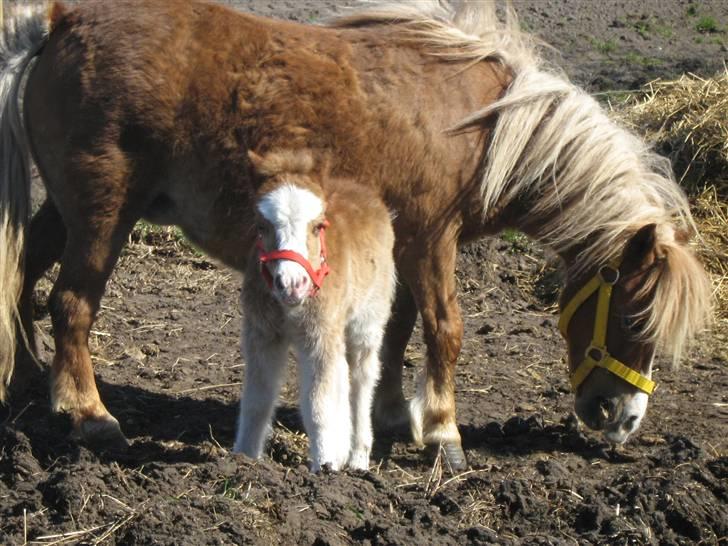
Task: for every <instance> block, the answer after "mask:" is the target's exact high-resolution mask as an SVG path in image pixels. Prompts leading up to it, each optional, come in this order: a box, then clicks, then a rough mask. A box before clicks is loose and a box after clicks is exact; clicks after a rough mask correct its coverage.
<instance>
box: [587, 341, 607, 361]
mask: <svg viewBox="0 0 728 546" xmlns="http://www.w3.org/2000/svg"><path fill="white" fill-rule="evenodd" d="M584 356H585V357H587V358H591V359H592V360H593V361H594V362H601V361H602V360H604V357H606V356H607V351H606V349H605V348H601V347H596V346H594V345H589V347H587V348H586V351H584Z"/></svg>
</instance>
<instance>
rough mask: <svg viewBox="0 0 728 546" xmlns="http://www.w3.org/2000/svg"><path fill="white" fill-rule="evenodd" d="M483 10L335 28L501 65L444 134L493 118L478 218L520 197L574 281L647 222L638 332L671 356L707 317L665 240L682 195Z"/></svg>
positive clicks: (691, 279) (409, 11) (668, 174)
mask: <svg viewBox="0 0 728 546" xmlns="http://www.w3.org/2000/svg"><path fill="white" fill-rule="evenodd" d="M504 12H505V21H500V20H499V18H498V17H497V10H496V5H495V3H494V2H486V1H480V2H460V3H458V4H457V5H455V4H454V3H451V2H448V1H446V0H440V1H438V0H428V1H418V2H413V3H402V4H399V3H373V4H372V5H371V6H370V7H369V8H367V9H365V10H363V11H361V12H358V13H355V14H351V15H348V16H345V17H343V18H340V19H338V20H337V21H334V22H333V23H332V24H334V25H336V26H346V27H359V26H367V25H390V27H389V29H388V30H389V31H390V33H391V35H392V36H393V39H395V40H400V41H402V42H404V43H409V44H412V45H417V46H418V47H421V48H422V49H423V50H424V51H426V52H427V53H428V54H431V55H436V56H439V57H442V58H443V59H446V60H449V61H460V62H464V63H466V64H475V63H479V62H482V61H484V60H491V61H496V62H499V63H501V64H502V65H503V66H505V67H506V68H507V69H508V70H509V71H510V73H511V75H512V78H513V79H512V81H511V83H510V85H509V86H508V89H507V90H506V91H505V93H504V95H503V96H502V98H500V99H499V100H498V101H496V102H494V103H492V104H489V105H487V106H485V107H483V108H482V109H480V110H477V111H475V112H473V113H472V114H470V115H469V116H467V117H466V118H465V119H463V120H461V121H460V122H459V123H458V124H456V125H455V126H454V127H452V128H451V129H450V131H451V132H452V133H459V132H464V131H471V130H472V131H478V130H481V128H482V127H483V125H484V124H485V122H486V121H487V120H489V119H491V118H492V117H493V116H497V118H496V122H495V126H494V128H493V130H492V133H491V136H490V139H489V142H488V150H487V156H486V161H485V163H484V168H483V172H482V181H481V195H482V197H483V204H484V207H483V210H484V214H486V215H487V214H488V213H489V211H490V210H492V209H493V208H494V207H496V205H497V206H498V207H500V208H502V207H504V206H505V205H507V204H508V203H510V202H512V201H513V200H515V199H519V200H521V201H523V200H524V199H525V201H527V202H528V203H529V206H528V215H529V219H533V218H538V219H539V222H534V224H536V227H535V228H534V232H533V235H534V236H535V237H536V238H537V239H538V240H539V241H541V242H542V243H544V244H546V245H548V246H550V247H551V248H552V249H554V250H555V251H556V252H557V253H559V254H561V255H562V256H563V255H564V254H566V253H571V254H573V253H574V252H575V251H577V252H578V253H577V254H576V257H575V259H574V260H573V261H572V262H571V263H569V264H567V267H568V275H569V276H571V277H573V276H577V275H579V274H581V273H583V272H584V271H586V270H588V269H592V268H594V267H596V266H598V265H599V264H603V263H607V262H609V261H611V260H614V259H616V258H618V257H619V256H620V255H621V252H622V250H623V249H624V246H625V244H626V242H627V240H628V239H629V237H630V236H631V235H633V234H634V233H635V232H636V231H637V230H638V229H639V228H640V227H642V226H644V225H646V224H651V223H654V224H657V226H658V230H657V234H658V244H659V245H660V247H661V248H662V250H663V251H664V254H665V265H664V267H662V268H661V269H660V270H659V271H658V272H656V273H655V275H659V282H657V280H656V279H652V280H653V281H654V282H652V283H650V284H651V285H652V286H654V287H655V289H654V296H653V298H652V301H651V303H650V305H649V307H648V309H647V310H646V312H645V319H646V324H647V328H646V332H645V336H646V337H648V338H649V339H650V340H651V341H653V342H655V344H656V345H658V346H660V347H661V348H662V349H664V350H666V351H667V352H669V353H671V354H672V355H673V357H674V360H675V362H676V361H677V360H678V359H679V357H680V355H681V353H682V351H683V348H684V346H685V344H686V343H687V341H689V340H690V339H691V338H693V337H694V335H695V334H696V333H697V332H698V331H700V330H701V329H702V328H703V327H704V324H705V323H706V322H707V320H708V318H709V316H710V299H711V291H710V284H709V280H708V278H707V276H706V274H705V272H704V271H703V269H702V267H701V266H700V264H699V263H698V262H697V260H696V259H695V257H694V256H693V254H692V252H690V251H689V250H688V249H687V248H685V247H684V245H682V243H680V242H678V241H677V240H676V238H675V235H676V233H687V234H690V235H692V234H696V233H697V229H696V227H695V223H694V221H693V218H692V215H691V213H690V209H689V205H688V201H687V198H686V196H685V194H684V192H683V191H682V189H681V188H680V187H679V186H678V184H677V183H676V181H675V179H674V175H673V173H672V168H671V165H670V163H669V160H668V159H666V158H664V157H662V156H660V155H658V154H656V153H654V152H653V151H652V150H651V149H650V147H649V146H648V145H647V144H646V143H645V142H644V140H643V139H641V138H639V137H638V136H637V135H635V134H633V133H632V132H630V131H629V130H627V129H626V128H624V127H621V126H620V125H618V124H617V123H616V122H615V121H614V120H612V119H610V118H609V117H608V116H607V114H606V113H605V112H604V110H603V109H602V107H601V106H600V105H599V104H598V103H597V101H595V100H594V99H593V98H592V97H591V96H589V95H588V94H587V93H586V92H584V91H583V90H582V89H580V88H579V87H577V86H576V85H574V84H572V83H571V82H569V81H568V79H567V78H566V77H565V76H564V75H563V74H562V73H561V72H560V71H559V70H558V69H555V68H554V67H551V66H549V65H548V64H547V63H546V62H545V61H544V60H543V59H542V58H541V56H540V54H539V52H538V49H537V47H536V45H535V43H534V40H533V39H532V38H531V37H529V36H528V35H526V34H524V33H523V32H521V31H520V29H519V28H518V20H517V17H516V16H515V14H514V13H513V11H512V10H510V8H509V7H506V9H505V10H504Z"/></svg>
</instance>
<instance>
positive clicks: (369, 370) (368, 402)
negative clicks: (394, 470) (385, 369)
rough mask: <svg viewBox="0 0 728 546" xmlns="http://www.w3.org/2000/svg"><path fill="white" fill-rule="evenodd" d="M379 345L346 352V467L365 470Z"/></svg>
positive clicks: (370, 434) (369, 440)
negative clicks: (348, 415)
mask: <svg viewBox="0 0 728 546" xmlns="http://www.w3.org/2000/svg"><path fill="white" fill-rule="evenodd" d="M378 352H379V346H378V345H377V346H375V347H365V348H361V349H354V350H352V351H350V356H349V363H350V365H351V393H350V403H351V417H352V422H353V423H352V428H353V430H352V435H351V453H350V454H349V461H348V466H349V468H353V469H357V470H368V469H369V454H370V453H371V451H372V442H373V439H374V436H373V434H372V399H373V398H374V387H375V386H376V384H377V379H379V369H380V362H379V355H378Z"/></svg>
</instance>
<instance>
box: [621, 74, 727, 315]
mask: <svg viewBox="0 0 728 546" xmlns="http://www.w3.org/2000/svg"><path fill="white" fill-rule="evenodd" d="M615 113H616V114H617V116H618V117H619V118H621V119H622V121H624V122H625V123H627V124H628V125H631V126H632V127H633V128H635V129H636V130H637V131H639V132H641V133H643V134H644V135H645V136H646V137H647V138H648V139H649V140H650V141H652V142H654V143H655V145H656V146H657V148H658V149H659V150H660V151H661V152H663V153H665V154H667V155H669V156H670V157H671V159H672V160H673V164H674V165H675V169H676V172H677V174H678V176H679V177H680V180H681V183H682V184H683V186H684V187H685V189H686V190H687V191H688V193H689V195H690V197H691V203H692V204H693V212H694V214H695V217H696V220H697V222H698V226H699V228H700V232H701V236H702V240H701V241H700V243H699V248H698V252H699V253H700V255H701V257H702V259H703V262H704V263H705V264H706V267H707V268H708V270H709V271H710V273H711V275H712V277H713V280H714V287H715V295H716V303H717V313H718V317H717V318H718V319H719V320H721V321H728V68H726V69H724V71H723V72H722V73H720V74H717V75H716V76H714V77H712V78H701V77H698V76H695V75H693V74H686V75H683V76H681V77H680V78H678V79H676V80H672V81H665V80H656V81H653V82H651V83H649V84H647V85H646V86H645V87H644V88H643V89H642V90H641V91H640V92H638V93H636V94H633V95H631V96H630V97H629V98H627V100H625V101H624V102H623V103H622V104H620V105H619V106H617V107H616V110H615Z"/></svg>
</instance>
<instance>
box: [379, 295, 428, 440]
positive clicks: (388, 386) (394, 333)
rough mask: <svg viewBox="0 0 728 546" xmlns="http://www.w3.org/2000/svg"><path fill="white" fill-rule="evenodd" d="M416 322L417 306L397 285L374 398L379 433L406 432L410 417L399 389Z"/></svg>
mask: <svg viewBox="0 0 728 546" xmlns="http://www.w3.org/2000/svg"><path fill="white" fill-rule="evenodd" d="M416 320H417V305H416V304H415V300H414V298H413V297H412V292H411V291H410V289H409V287H408V286H407V285H405V284H399V285H398V286H397V294H396V298H395V301H394V305H393V306H392V315H391V317H390V319H389V322H388V323H387V329H386V332H385V335H384V343H383V344H382V349H381V360H382V378H381V381H380V382H379V384H378V386H377V389H376V396H375V399H374V424H375V425H376V427H377V429H379V430H382V431H400V430H405V431H408V430H409V426H410V414H409V406H408V404H407V400H405V397H404V392H403V390H402V365H403V360H404V353H405V350H406V348H407V342H408V341H409V339H410V337H411V336H412V330H413V329H414V326H415V322H416Z"/></svg>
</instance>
